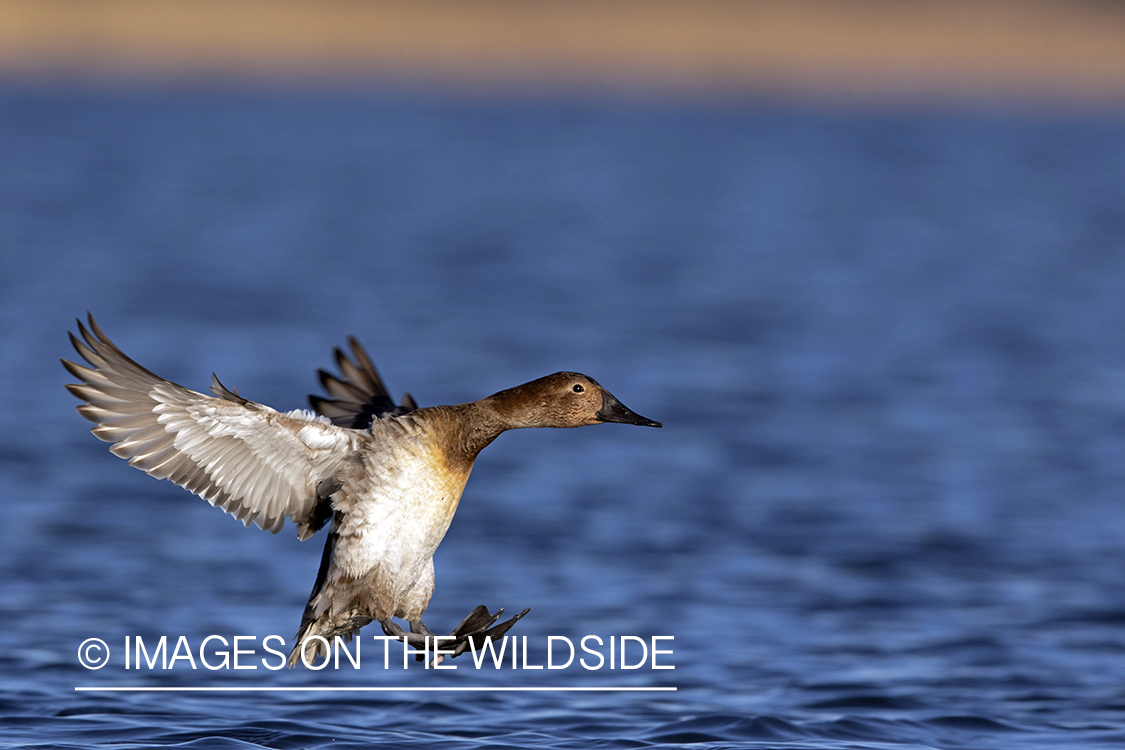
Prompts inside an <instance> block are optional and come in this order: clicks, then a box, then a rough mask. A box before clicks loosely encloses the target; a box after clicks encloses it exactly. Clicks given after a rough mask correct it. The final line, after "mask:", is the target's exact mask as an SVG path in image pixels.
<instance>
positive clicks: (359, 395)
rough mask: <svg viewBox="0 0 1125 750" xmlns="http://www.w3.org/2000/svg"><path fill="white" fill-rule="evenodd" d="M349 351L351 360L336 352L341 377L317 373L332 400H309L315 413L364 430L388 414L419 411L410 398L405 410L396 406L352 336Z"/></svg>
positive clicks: (341, 351)
mask: <svg viewBox="0 0 1125 750" xmlns="http://www.w3.org/2000/svg"><path fill="white" fill-rule="evenodd" d="M348 348H349V349H350V351H351V358H349V357H348V355H347V354H346V353H345V352H344V351H343V350H342V349H340V347H335V348H333V350H332V353H333V356H334V358H335V360H336V367H337V368H338V369H339V371H340V374H339V375H333V374H332V373H330V372H327V371H325V370H323V369H321V370H317V373H316V374H317V379H318V380H319V381H320V385H321V387H322V388H324V390H325V391H326V392H327V393H328V395H329V396H330V398H323V397H320V396H309V405H310V406H312V408H313V410H315V411H316V412H317V413H319V414H322V415H324V416H326V417H328V418H329V419H330V420H332V423H333V424H335V425H339V426H341V427H350V428H352V429H357V430H362V429H366V428H368V427H370V426H371V423H372V422H373V421H374V420H375V419H378V418H380V417H382V416H385V415H387V414H391V415H396V416H397V415H400V414H406V413H407V412H411V411H414V410H415V409H417V408H418V406H417V404H416V403H414V399H412V398H409V395H408V396H407V397H406V398H405V399H404V401H403V405H402V406H395V402H394V400H393V399H392V398H391V397H390V394H389V392H388V391H387V387H386V386H385V385H384V384H383V379H382V378H381V377H379V371H378V370H376V369H375V365H374V363H372V361H371V357H369V356H368V355H367V352H366V351H365V350H364V348H363V346H362V345H361V344H360V343H359V341H358V340H356V338H355V336H348ZM353 360H354V361H353Z"/></svg>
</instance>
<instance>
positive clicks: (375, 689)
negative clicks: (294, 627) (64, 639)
mask: <svg viewBox="0 0 1125 750" xmlns="http://www.w3.org/2000/svg"><path fill="white" fill-rule="evenodd" d="M74 689H75V690H76V691H79V692H114V693H126V692H128V693H274V692H278V693H280V692H285V693H301V692H304V693H376V692H378V693H390V692H413V693H434V692H476V693H505V692H507V693H519V692H526V693H530V692H547V691H555V692H618V693H624V692H650V693H651V692H675V691H676V690H677V689H678V688H674V687H76V688H74Z"/></svg>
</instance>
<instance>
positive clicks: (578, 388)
mask: <svg viewBox="0 0 1125 750" xmlns="http://www.w3.org/2000/svg"><path fill="white" fill-rule="evenodd" d="M584 390H586V389H585V388H583V387H582V384H581V383H575V384H574V392H575V393H581V392H582V391H584Z"/></svg>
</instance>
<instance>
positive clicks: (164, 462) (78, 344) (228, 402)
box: [62, 315, 358, 539]
mask: <svg viewBox="0 0 1125 750" xmlns="http://www.w3.org/2000/svg"><path fill="white" fill-rule="evenodd" d="M89 320H90V329H91V331H93V333H92V334H91V331H88V330H87V329H86V327H85V326H83V325H82V323H81V321H79V323H78V330H79V332H80V333H81V335H82V340H79V339H78V338H77V337H76V336H75V335H74V334H71V335H70V341H71V343H72V344H73V345H74V348H75V350H76V351H77V352H78V353H79V354H80V355H81V356H82V358H83V359H85V360H86V361H87V362H88V363H89V364H90V365H91V367H84V366H82V365H78V364H75V363H73V362H68V361H67V360H65V359H64V360H62V363H63V366H64V367H66V369H67V370H68V371H70V373H71V374H72V375H74V376H75V377H76V378H78V379H79V380H81V381H82V383H81V384H74V385H68V386H67V389H68V390H69V391H70V392H71V393H73V394H74V395H75V396H77V397H78V398H80V399H82V400H83V401H85V402H86V403H84V404H82V405H81V406H79V407H78V411H79V413H80V414H81V415H82V416H84V417H85V418H86V419H88V420H90V421H91V422H94V423H96V426H95V427H94V428H93V430H92V432H93V433H94V435H96V436H97V437H98V438H100V439H102V440H105V441H106V442H111V443H113V445H112V446H111V447H110V451H111V452H112V453H113V454H114V455H117V456H120V457H122V458H125V459H128V460H129V465H130V466H136V467H137V468H138V469H142V470H144V471H145V472H146V473H148V474H151V475H152V476H154V477H157V478H160V479H170V480H172V481H173V482H175V483H176V484H178V485H180V486H181V487H185V488H187V489H189V490H191V491H192V492H194V493H195V494H197V495H199V496H200V497H202V498H203V499H204V500H206V501H207V502H209V503H211V504H212V505H215V506H217V507H219V508H222V509H223V510H225V511H226V512H227V513H230V514H231V515H233V516H234V517H235V518H237V519H239V520H240V521H242V522H243V523H244V524H245V525H247V526H249V525H250V524H251V523H255V524H257V525H258V526H259V527H260V528H263V529H266V530H268V531H272V532H273V533H275V534H276V533H277V532H278V531H280V530H281V528H282V527H283V526H284V525H285V517H286V516H291V517H292V518H293V521H294V523H296V524H298V536H300V538H302V539H305V538H307V537H308V536H311V535H312V534H313V533H314V532H315V531H316V530H317V529H319V528H320V526H321V525H323V523H324V520H325V519H324V517H323V516H325V514H324V513H323V512H321V511H323V507H327V503H325V504H323V506H322V507H321V509H320V510H318V507H317V506H318V505H320V504H321V503H320V501H321V500H324V499H325V498H326V497H327V496H328V495H330V494H331V493H332V492H334V491H335V489H337V488H336V487H335V486H334V485H333V483H332V474H333V472H334V471H335V470H336V468H337V467H339V466H340V464H341V463H342V462H344V461H346V460H347V459H348V457H349V456H352V455H353V454H355V452H356V451H357V449H358V445H357V440H356V439H357V436H356V434H355V433H353V432H351V431H349V430H344V429H341V428H339V427H335V426H333V425H331V424H329V423H328V420H326V419H324V418H323V417H319V416H317V415H315V414H311V413H309V412H304V411H295V412H289V413H288V414H282V413H279V412H277V411H275V410H273V409H271V408H269V407H268V406H263V405H262V404H257V403H254V402H253V401H247V400H246V399H244V398H242V397H241V396H239V395H238V393H237V392H233V391H228V390H227V389H226V388H224V387H223V386H222V384H221V383H219V380H218V378H213V381H212V385H211V391H212V393H214V394H215V396H217V397H218V398H212V397H211V396H205V395H203V394H202V393H196V392H195V391H191V390H188V389H187V388H183V387H181V386H178V385H176V384H175V383H170V382H169V381H167V380H164V379H163V378H161V377H159V376H157V375H154V374H153V373H151V372H149V371H148V370H146V369H145V368H143V367H141V366H140V365H138V364H137V363H136V362H134V361H133V360H131V359H129V358H128V357H127V356H125V354H124V353H123V352H122V351H121V350H120V349H118V348H117V347H116V346H114V344H113V343H112V342H111V341H110V340H109V339H108V338H107V337H106V335H105V334H104V333H103V332H102V330H101V329H100V328H99V327H98V324H97V323H96V322H94V318H93V316H92V315H91V316H90V319H89Z"/></svg>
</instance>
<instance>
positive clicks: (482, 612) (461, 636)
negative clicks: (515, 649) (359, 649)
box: [379, 604, 531, 666]
mask: <svg viewBox="0 0 1125 750" xmlns="http://www.w3.org/2000/svg"><path fill="white" fill-rule="evenodd" d="M530 611H531V608H530V607H529V608H528V609H525V610H524V611H523V612H520V613H519V614H518V615H516V616H515V617H513V618H511V619H508V620H505V621H504V622H502V623H500V624H499V625H496V624H495V623H496V621H497V620H499V619H500V615H502V614H504V608H503V607H501V608H500V609H499V610H497V611H496V614H494V615H493V614H489V612H488V607H486V606H484V605H483V604H481V605H480V606H478V607H477V608H476V609H474V610H473V611H472V612H470V613H469V615H468V617H466V618H465V619H464V620H462V621H461V624H460V625H458V626H457V627H455V628H454V629H453V630H452V632H450V634H449V635H450V636H452V637H453V640H452V642H451V641H450V639H449V638H445V637H443V638H442V640H441V649H442V651H443V653H441V654H438V655H437V656H435V657H434V660H433V665H434V666H437V665H438V664H441V662H442V661H444V660H445V657H446V656H448V657H449V658H450V659H452V658H454V657H457V656H460V655H461V654H463V653H465V651H466V650H468V649H469V648H473V649H478V648H484V645H485V639H486V638H491V639H492V641H493V642H496V641H498V640H499V639H501V638H503V637H504V634H505V633H507V632H508V631H509V630H511V629H512V626H513V625H515V624H516V623H517V622H519V621H520V620H522V619H523V617H524V615H526V614H527V613H528V612H530ZM379 624H380V625H382V626H383V632H384V633H386V634H387V635H389V636H391V637H392V638H398V639H399V640H401V641H405V642H406V643H408V644H410V645H411V646H412V647H414V648H415V649H416V650H418V651H423V652H425V651H428V650H432V649H433V647H434V643H435V642H434V640H433V638H434V633H433V632H432V631H431V630H430V629H429V628H428V627H426V624H425V623H424V622H422V621H421V620H420V619H419V620H411V622H410V632H409V633H408V632H406V631H405V630H403V629H402V627H401V626H399V624H398V623H396V622H394V621H393V620H391V619H390V618H387V619H386V620H380V621H379ZM427 639H429V642H428V643H427ZM450 652H452V653H450ZM415 658H416V660H417V661H422V659H423V658H424V657H423V655H422V654H418V655H417V656H416V657H415Z"/></svg>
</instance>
